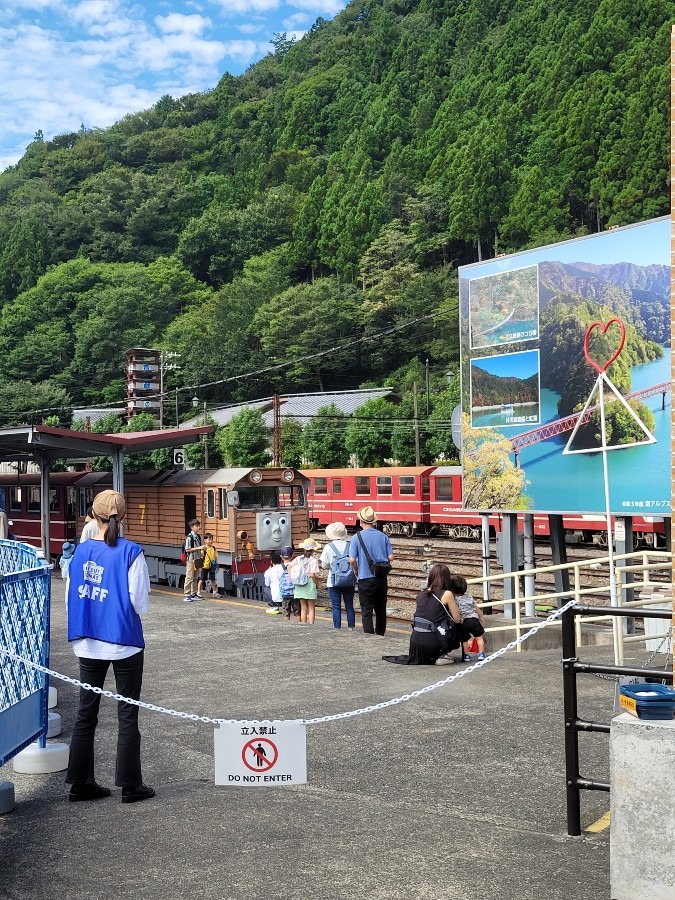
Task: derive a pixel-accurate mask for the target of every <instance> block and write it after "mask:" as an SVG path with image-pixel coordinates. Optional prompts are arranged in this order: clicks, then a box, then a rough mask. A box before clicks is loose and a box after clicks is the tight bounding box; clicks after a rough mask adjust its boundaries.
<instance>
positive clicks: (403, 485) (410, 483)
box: [398, 475, 415, 494]
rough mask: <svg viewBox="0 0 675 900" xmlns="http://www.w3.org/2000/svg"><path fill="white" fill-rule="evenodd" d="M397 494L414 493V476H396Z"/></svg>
mask: <svg viewBox="0 0 675 900" xmlns="http://www.w3.org/2000/svg"><path fill="white" fill-rule="evenodd" d="M398 492H399V494H414V493H415V476H414V475H399V476H398Z"/></svg>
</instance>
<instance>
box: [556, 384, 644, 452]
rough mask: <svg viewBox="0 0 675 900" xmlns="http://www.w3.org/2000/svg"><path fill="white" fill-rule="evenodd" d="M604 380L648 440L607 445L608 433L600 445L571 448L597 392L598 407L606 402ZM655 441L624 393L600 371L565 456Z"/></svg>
mask: <svg viewBox="0 0 675 900" xmlns="http://www.w3.org/2000/svg"><path fill="white" fill-rule="evenodd" d="M603 382H604V383H605V384H606V385H607V387H608V388H609V389H610V390H611V391H612V393H613V394H614V395H615V397H616V398H617V400H619V402H620V403H623V405H624V406H625V408H626V409H627V410H628V412H629V413H630V415H631V416H632V417H633V419H635V421H636V422H637V423H638V425H639V426H640V428H641V429H642V431H643V432H644V435H645V437H646V440H644V441H633V443H631V444H611V445H607V444H606V443H605V440H606V435H604V434H603V441H602V444H601V446H600V447H588V448H584V449H581V450H570V447H571V446H572V443H573V442H574V438H575V437H576V434H577V431H578V430H579V428H580V427H581V422H582V419H583V417H584V414H585V413H586V410H587V409H588V407H589V406H590V405H591V401H592V400H593V397H594V396H595V394H596V393H597V394H598V407H599V406H600V405H601V404H602V403H604V394H601V393H600V391H601V384H602V383H603ZM655 443H656V438H655V437H654V435H653V434H652V433H651V431H650V430H649V429H648V428H647V426H646V425H645V423H644V422H643V421H642V419H641V418H640V417H639V416H638V414H637V413H636V412H635V410H634V409H633V408H632V407H631V406H630V405H629V404H628V403H627V402H626V398H625V397H624V396H623V395H622V394H620V393H619V391H618V390H617V389H616V388H615V387H614V385H613V384H612V382H611V381H610V380H609V378H608V377H607V376H606V375H605V373H604V372H600V374H599V375H598V377H597V379H596V382H595V384H594V385H593V390H592V391H591V393H590V394H589V397H588V400H587V401H586V405H585V406H584V408H583V409H582V410H581V412H580V414H579V418H578V419H577V423H576V425H575V426H574V428H573V430H572V434H571V435H570V436H569V440H568V441H567V443H566V444H565V449H564V450H563V456H573V455H574V454H575V453H602V452H603V451H606V450H627V449H628V448H629V447H644V446H647V445H648V444H655Z"/></svg>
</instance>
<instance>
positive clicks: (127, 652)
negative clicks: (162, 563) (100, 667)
mask: <svg viewBox="0 0 675 900" xmlns="http://www.w3.org/2000/svg"><path fill="white" fill-rule="evenodd" d="M128 577H129V594H130V596H131V605H132V606H133V608H134V609H135V610H136V612H137V613H138V615H139V616H142V615H143V614H144V613H146V612H147V611H148V610H149V609H150V597H149V594H150V574H149V572H148V564H147V563H146V561H145V556H144V555H143V553H142V552H141V553H139V554H138V556H137V557H136V559H135V560H134V561H133V562H132V564H131V566H130V567H129V576H128ZM69 584H70V578H68V579H67V580H66V613H67V612H68V586H69ZM72 644H73V653H74V654H75V656H84V657H85V658H86V659H110V660H114V659H127V657H129V656H134V655H135V654H136V653H138V652H139V651H140V647H130V646H128V645H126V644H111V643H110V642H109V641H97V640H96V639H95V638H80V639H79V640H77V641H73V642H72Z"/></svg>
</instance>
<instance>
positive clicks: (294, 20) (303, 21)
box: [282, 13, 312, 30]
mask: <svg viewBox="0 0 675 900" xmlns="http://www.w3.org/2000/svg"><path fill="white" fill-rule="evenodd" d="M311 21H312V19H311V16H308V15H307V13H293V15H292V16H288V17H287V18H286V19H284V21H283V22H282V25H283V26H284V28H286V29H287V30H292V29H294V28H298V27H302V26H303V25H310V24H311Z"/></svg>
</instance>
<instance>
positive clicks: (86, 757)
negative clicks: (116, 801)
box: [66, 491, 155, 803]
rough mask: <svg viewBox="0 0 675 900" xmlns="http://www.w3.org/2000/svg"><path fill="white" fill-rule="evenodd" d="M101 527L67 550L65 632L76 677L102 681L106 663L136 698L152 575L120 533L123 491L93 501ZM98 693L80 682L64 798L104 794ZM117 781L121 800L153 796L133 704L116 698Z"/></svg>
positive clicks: (107, 792) (93, 682)
mask: <svg viewBox="0 0 675 900" xmlns="http://www.w3.org/2000/svg"><path fill="white" fill-rule="evenodd" d="M93 510H94V517H95V519H96V522H97V523H98V527H99V532H98V535H96V536H95V537H94V538H92V539H91V540H89V541H85V542H84V543H83V544H79V545H78V547H77V549H76V550H75V553H74V554H73V558H72V561H71V563H70V569H69V573H68V576H69V577H68V583H67V585H66V607H67V611H68V640H69V641H72V644H73V651H74V653H75V655H76V656H77V657H79V660H80V681H83V682H85V683H87V684H90V685H92V686H94V687H101V688H102V687H103V683H104V681H105V677H106V674H107V672H108V668H109V667H110V664H111V663H112V667H113V671H114V673H115V683H116V687H117V692H118V693H119V694H121V695H122V696H124V697H129V698H131V699H133V700H138V699H139V698H140V696H141V684H142V682H143V648H144V647H145V642H144V640H143V627H142V625H141V619H140V616H141V614H143V613H145V612H147V610H148V609H149V608H150V604H149V598H148V595H149V593H150V577H149V575H148V567H147V565H146V562H145V557H144V556H143V551H142V550H141V548H140V547H139V546H138V544H132V543H131V541H126V540H124V538H122V537H120V522H121V521H122V519H123V518H124V516H125V514H126V506H125V503H124V497H123V496H122V494H118V493H117V492H116V491H103V492H102V493H100V494H98V495H97V496H96V497H95V499H94V503H93ZM100 701H101V695H100V694H95V693H93V692H92V691H89V690H86V689H84V688H81V689H80V708H79V711H78V714H77V721H76V722H75V727H74V729H73V737H72V740H71V743H70V761H69V763H68V771H67V773H66V783H67V784H70V785H71V787H70V793H69V795H68V796H69V798H70V800H73V801H75V800H99V799H101V798H102V797H109V796H110V788H107V787H102V786H101V785H100V784H97V783H96V780H95V778H94V733H95V731H96V724H97V722H98V708H99V703H100ZM117 719H118V726H119V730H118V736H117V765H116V770H115V784H116V785H117V786H118V787H121V788H122V803H135V802H137V801H139V800H147V799H148V798H149V797H154V794H155V792H154V790H153V789H152V788H151V787H148V786H147V785H145V784H143V778H142V776H141V735H140V732H139V730H138V707H137V706H134V705H133V704H131V703H122V702H121V701H120V702H119V703H118V707H117Z"/></svg>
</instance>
